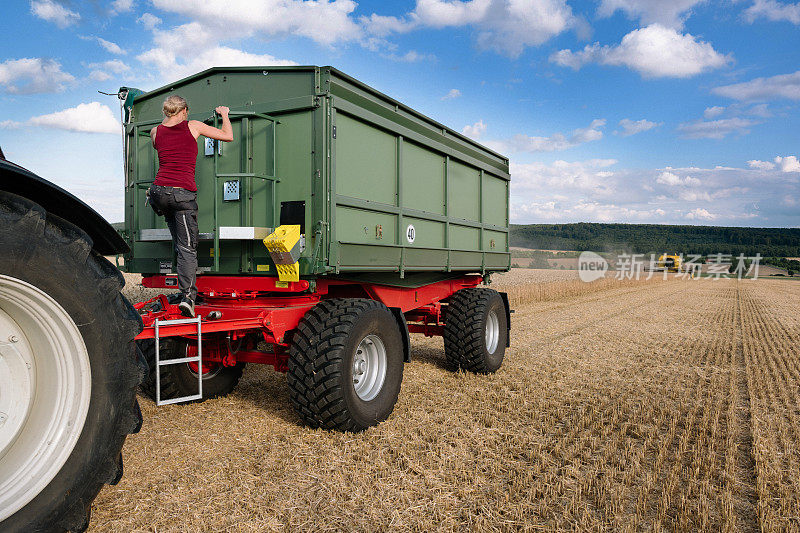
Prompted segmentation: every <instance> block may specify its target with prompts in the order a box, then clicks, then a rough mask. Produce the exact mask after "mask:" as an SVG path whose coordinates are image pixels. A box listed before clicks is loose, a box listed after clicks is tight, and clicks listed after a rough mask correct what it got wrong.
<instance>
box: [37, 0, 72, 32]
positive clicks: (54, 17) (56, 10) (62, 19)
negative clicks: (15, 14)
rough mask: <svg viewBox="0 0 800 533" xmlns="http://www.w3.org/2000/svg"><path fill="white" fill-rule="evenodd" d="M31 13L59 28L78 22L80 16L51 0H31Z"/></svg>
mask: <svg viewBox="0 0 800 533" xmlns="http://www.w3.org/2000/svg"><path fill="white" fill-rule="evenodd" d="M31 13H33V14H34V15H36V16H37V17H39V18H40V19H43V20H46V21H48V22H52V23H54V24H55V25H56V26H58V27H59V28H66V27H67V26H71V25H72V24H75V23H76V22H78V21H79V20H80V18H81V16H80V15H79V14H78V13H76V12H74V11H71V10H69V9H67V8H66V7H64V6H63V5H61V4H59V3H57V2H54V1H53V0H32V1H31Z"/></svg>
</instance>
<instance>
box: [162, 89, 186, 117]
mask: <svg viewBox="0 0 800 533" xmlns="http://www.w3.org/2000/svg"><path fill="white" fill-rule="evenodd" d="M184 109H186V110H188V109H189V104H187V103H186V99H185V98H183V97H182V96H178V95H177V94H173V95H172V96H168V97H167V99H166V100H164V116H165V117H174V116H175V115H177V114H178V113H180V112H181V111H183V110H184Z"/></svg>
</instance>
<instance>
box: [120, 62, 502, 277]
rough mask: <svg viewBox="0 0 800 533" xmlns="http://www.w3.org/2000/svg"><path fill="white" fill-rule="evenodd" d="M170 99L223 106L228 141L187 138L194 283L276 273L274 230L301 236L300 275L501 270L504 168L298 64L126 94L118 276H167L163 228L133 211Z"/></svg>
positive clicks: (143, 211)
mask: <svg viewBox="0 0 800 533" xmlns="http://www.w3.org/2000/svg"><path fill="white" fill-rule="evenodd" d="M170 94H179V95H181V96H183V97H185V98H186V99H187V100H188V102H189V107H190V110H189V113H190V118H191V119H196V120H201V121H208V122H209V123H211V124H217V125H219V124H218V119H217V118H215V117H214V115H213V109H214V108H215V107H216V106H217V105H227V106H229V107H230V108H231V121H232V123H233V132H234V140H233V142H230V143H216V142H212V141H207V140H205V139H204V138H203V137H201V138H200V139H198V147H199V148H198V152H199V153H198V158H197V169H196V181H197V186H198V206H199V212H198V222H199V227H200V242H199V246H198V258H199V269H200V270H201V271H202V272H204V273H209V274H227V275H231V274H235V275H266V276H276V275H277V273H276V270H275V265H274V264H273V263H272V260H271V259H270V256H269V253H268V251H267V248H266V247H265V246H264V244H263V243H262V242H261V239H263V238H264V237H266V235H268V234H269V233H270V232H271V231H272V229H273V228H276V227H277V226H279V225H281V224H300V225H301V232H302V233H303V234H304V248H303V252H302V254H301V257H300V261H299V264H300V274H301V276H304V277H309V276H320V275H338V276H350V277H352V276H357V277H358V276H369V277H370V279H373V280H375V281H377V280H380V279H383V280H395V281H396V282H398V283H403V282H402V281H401V280H402V279H403V278H406V279H408V278H411V277H417V278H419V277H421V276H422V277H425V278H426V279H428V280H432V279H437V278H441V277H444V276H447V275H454V274H450V273H459V274H463V273H466V272H480V273H483V274H485V273H490V272H493V271H504V270H508V269H509V267H510V254H509V250H508V223H509V180H510V176H509V168H508V159H507V158H506V157H504V156H502V155H500V154H497V153H495V152H493V151H492V150H489V149H488V148H485V147H483V146H481V145H480V144H478V143H476V142H474V141H472V140H470V139H468V138H466V137H464V136H463V135H461V134H459V133H457V132H455V131H453V130H451V129H449V128H447V127H445V126H443V125H441V124H439V123H437V122H435V121H433V120H431V119H429V118H427V117H425V116H424V115H422V114H420V113H418V112H416V111H414V110H412V109H410V108H408V107H407V106H405V105H403V104H401V103H399V102H397V101H395V100H393V99H391V98H389V97H388V96H386V95H384V94H382V93H380V92H378V91H376V90H374V89H372V88H370V87H368V86H367V85H365V84H363V83H361V82H359V81H357V80H355V79H353V78H351V77H349V76H347V75H346V74H344V73H342V72H340V71H338V70H336V69H334V68H331V67H313V66H309V67H307V66H298V67H258V68H256V67H230V68H212V69H209V70H206V71H204V72H201V73H199V74H196V75H194V76H191V77H188V78H185V79H183V80H181V81H178V82H176V83H174V84H172V85H168V86H165V87H162V88H160V89H157V90H154V91H151V92H148V93H141V92H138V91H135V90H132V89H131V90H128V99H127V101H126V102H125V103H124V104H123V105H124V109H125V117H126V118H125V179H126V188H125V228H124V230H123V231H122V235H123V237H124V238H125V240H126V241H127V243H128V245H129V246H130V250H131V251H130V252H129V253H128V254H126V255H125V257H124V259H125V261H124V266H123V268H124V269H125V270H127V271H130V272H139V273H144V274H158V273H169V272H174V258H173V251H172V245H171V242H170V240H169V234H168V231H167V229H166V225H165V224H164V220H163V218H161V217H157V216H156V215H155V213H154V212H153V211H152V209H151V208H150V207H149V206H148V205H146V202H145V191H146V190H147V188H148V187H149V186H150V184H151V183H152V182H153V179H154V178H155V175H156V172H157V170H158V158H157V154H156V152H155V150H154V149H153V147H152V144H151V141H150V136H149V132H150V129H151V128H152V127H153V126H155V125H156V124H158V123H160V122H161V119H162V115H161V106H162V102H163V100H164V98H166V97H167V96H168V95H170ZM422 272H427V274H420V273H422ZM411 273H413V275H410V274H411Z"/></svg>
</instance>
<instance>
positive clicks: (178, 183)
mask: <svg viewBox="0 0 800 533" xmlns="http://www.w3.org/2000/svg"><path fill="white" fill-rule="evenodd" d="M155 147H156V151H157V152H158V174H156V179H155V182H154V183H155V185H163V186H165V187H181V188H183V189H186V190H188V191H196V190H197V185H196V184H195V181H194V166H195V163H196V162H197V140H196V139H195V138H194V136H193V135H192V132H191V131H189V122H187V121H185V120H184V121H183V122H181V123H180V124H175V125H174V126H165V125H163V124H159V125H158V128H157V129H156V142H155Z"/></svg>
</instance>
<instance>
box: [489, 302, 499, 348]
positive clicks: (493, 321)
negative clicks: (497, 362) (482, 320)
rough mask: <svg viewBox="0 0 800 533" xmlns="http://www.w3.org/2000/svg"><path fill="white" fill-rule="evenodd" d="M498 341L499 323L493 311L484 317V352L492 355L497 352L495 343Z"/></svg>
mask: <svg viewBox="0 0 800 533" xmlns="http://www.w3.org/2000/svg"><path fill="white" fill-rule="evenodd" d="M498 340H500V321H499V320H498V319H497V313H496V312H495V310H494V309H492V310H491V311H489V314H488V315H487V316H486V351H487V352H489V353H494V351H495V350H497V341H498Z"/></svg>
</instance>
